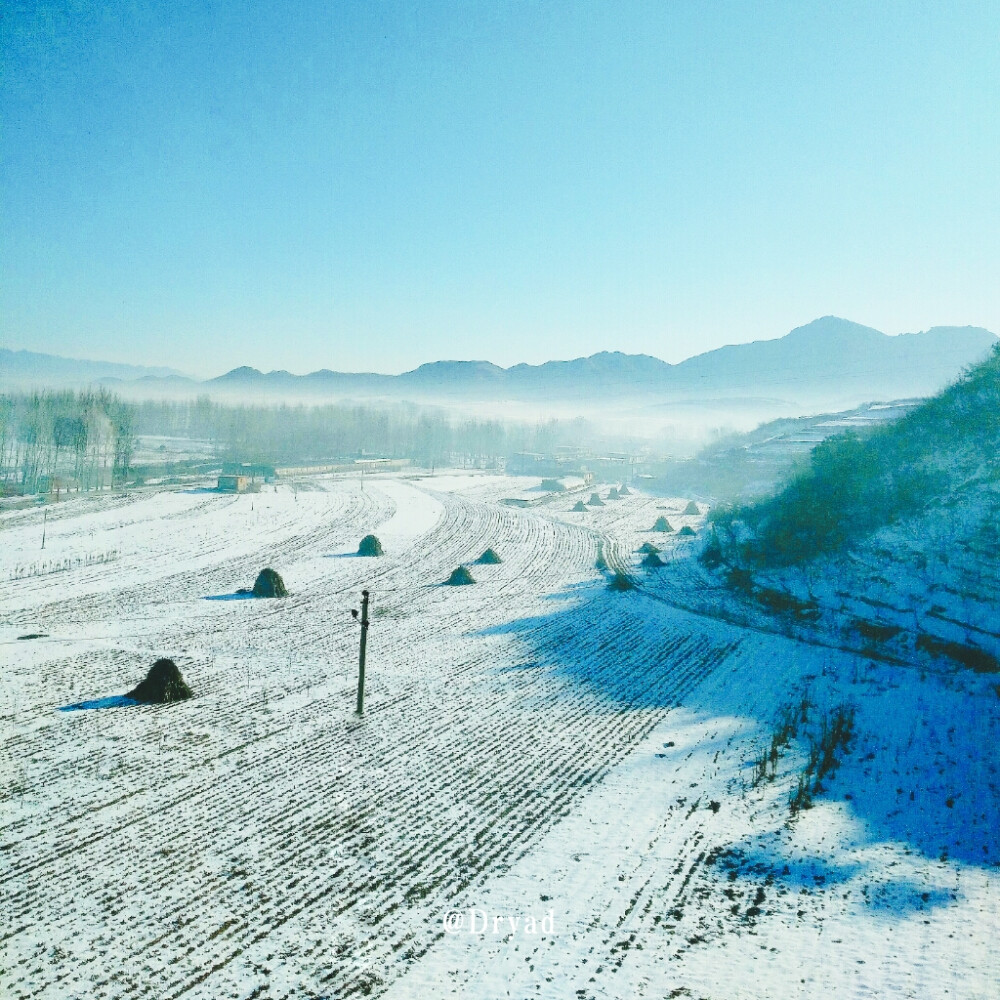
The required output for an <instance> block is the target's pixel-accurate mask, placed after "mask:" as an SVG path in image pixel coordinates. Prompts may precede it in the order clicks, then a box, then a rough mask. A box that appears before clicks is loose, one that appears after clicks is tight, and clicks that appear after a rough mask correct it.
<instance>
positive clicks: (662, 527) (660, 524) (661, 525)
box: [653, 514, 674, 531]
mask: <svg viewBox="0 0 1000 1000" xmlns="http://www.w3.org/2000/svg"><path fill="white" fill-rule="evenodd" d="M673 530H674V529H673V528H672V527H671V526H670V522H669V521H668V520H667V519H666V518H665V517H664V516H663V515H662V514H661V515H660V516H659V517H658V518H657V519H656V524H654V525H653V531H673Z"/></svg>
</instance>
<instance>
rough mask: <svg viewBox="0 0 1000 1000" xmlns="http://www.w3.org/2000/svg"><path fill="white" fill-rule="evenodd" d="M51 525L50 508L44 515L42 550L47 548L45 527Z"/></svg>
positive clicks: (46, 509)
mask: <svg viewBox="0 0 1000 1000" xmlns="http://www.w3.org/2000/svg"><path fill="white" fill-rule="evenodd" d="M48 523H49V508H48V507H46V508H45V511H44V512H43V513H42V548H43V549H44V548H45V526H46V525H47V524H48Z"/></svg>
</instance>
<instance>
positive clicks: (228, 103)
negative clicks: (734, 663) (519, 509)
mask: <svg viewBox="0 0 1000 1000" xmlns="http://www.w3.org/2000/svg"><path fill="white" fill-rule="evenodd" d="M0 32H2V34H0V53H2V67H0V69H2V77H0V115H2V118H0V125H2V129H0V157H2V161H0V168H2V182H0V183H2V187H0V211H2V216H0V345H2V346H7V347H14V348H27V349H30V350H38V351H46V352H50V353H57V354H64V355H69V356H77V357H90V358H101V359H105V360H113V361H125V362H132V363H138V364H167V365H172V366H174V367H177V368H180V369H182V370H184V371H188V372H190V373H192V374H198V375H214V374H218V373H219V372H222V371H225V370H227V369H228V368H232V367H234V366H236V365H239V364H250V365H254V366H256V367H258V368H262V369H271V368H286V369H289V370H291V371H295V372H304V371H310V370H313V369H316V368H320V367H327V368H335V369H340V370H370V371H385V372H398V371H402V370H405V369H408V368H412V367H415V366H416V365H418V364H420V363H421V362H424V361H428V360H435V359H439V358H484V359H487V360H490V361H494V362H496V363H498V364H502V365H510V364H514V363H516V362H519V361H528V362H535V363H536V362H541V361H544V360H548V359H550V358H572V357H578V356H581V355H586V354H591V353H593V352H595V351H599V350H621V351H627V352H634V353H640V352H641V353H648V354H654V355H656V356H658V357H662V358H664V359H665V360H668V361H679V360H681V359H683V358H685V357H688V356H690V355H692V354H696V353H699V352H701V351H704V350H709V349H711V348H713V347H718V346H721V345H722V344H727V343H737V342H741V341H747V340H754V339H764V338H770V337H776V336H780V335H781V334H783V333H785V332H787V331H788V330H789V329H791V328H792V327H794V326H798V325H801V324H802V323H805V322H808V321H809V320H811V319H813V318H815V317H817V316H821V315H826V314H830V313H833V314H836V315H841V316H845V317H847V318H850V319H854V320H857V321H858V322H861V323H865V324H867V325H871V326H875V327H877V328H879V329H882V330H884V331H885V332H887V333H899V332H903V331H912V330H919V329H926V328H927V327H929V326H932V325H940V324H956V325H964V324H975V325H981V326H987V327H989V328H991V329H992V330H994V331H995V332H1000V297H998V295H997V293H996V287H997V285H998V280H997V276H998V275H1000V239H998V237H997V233H998V232H1000V186H998V184H997V177H998V176H1000V111H998V108H1000V68H998V67H1000V61H998V60H997V58H996V41H997V38H1000V5H998V4H996V3H995V2H988V3H948V4H944V3H933V4H920V3H890V2H879V3H865V4H860V3H851V2H839V3H829V4H818V3H806V2H801V0H800V2H794V3H740V4H737V3H709V2H699V3H694V2H691V3H681V2H667V0H661V2H655V3H653V2H650V3H586V2H580V3H562V2H558V0H550V2H547V3H529V2H517V3H507V2H496V0H494V2H490V3H478V2H454V0H452V2H444V3H435V2H424V3H415V2H409V3H346V2H343V3H333V2H327V3H314V2H312V0H301V2H299V3H296V4H279V3H254V4H248V3H245V2H232V3H227V2H210V0H201V2H177V3H173V4H159V3H154V2H152V0H145V2H138V3H117V4H116V3H107V4H93V3H89V2H84V0H76V2H52V3H48V4H40V3H35V2H23V3H16V2H15V3H12V4H9V5H8V6H7V7H6V9H5V13H4V19H3V25H2V28H0Z"/></svg>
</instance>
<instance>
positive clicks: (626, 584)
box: [608, 570, 635, 591]
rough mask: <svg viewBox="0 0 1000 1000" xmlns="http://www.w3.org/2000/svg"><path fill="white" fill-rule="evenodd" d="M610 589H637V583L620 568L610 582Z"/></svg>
mask: <svg viewBox="0 0 1000 1000" xmlns="http://www.w3.org/2000/svg"><path fill="white" fill-rule="evenodd" d="M608 590H619V591H624V590H635V584H634V583H633V582H632V580H631V579H630V578H629V577H628V576H626V575H625V574H624V573H622V572H621V571H620V570H619V571H618V572H616V573H615V575H614V576H613V577H612V578H611V582H610V583H609V584H608Z"/></svg>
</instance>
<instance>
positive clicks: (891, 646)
mask: <svg viewBox="0 0 1000 1000" xmlns="http://www.w3.org/2000/svg"><path fill="white" fill-rule="evenodd" d="M998 443H1000V348H994V349H993V351H992V353H991V354H990V356H989V357H988V358H987V359H986V360H985V361H983V362H981V363H980V364H978V365H976V366H975V367H974V368H972V369H971V370H970V371H969V372H968V373H967V374H966V375H965V376H963V377H962V378H961V379H959V380H958V381H957V382H955V383H954V384H953V385H952V386H950V387H949V388H948V389H946V390H945V391H944V392H942V393H940V394H939V395H937V396H935V397H934V398H932V399H930V400H928V401H927V402H925V403H924V404H922V405H921V406H919V407H916V408H915V409H913V410H912V411H911V412H910V413H909V414H907V415H906V416H904V417H902V418H901V419H899V420H898V421H895V422H894V423H892V424H888V425H885V426H882V427H879V428H875V429H872V430H870V431H868V432H866V433H862V434H859V433H856V432H853V431H850V430H848V431H846V432H845V433H843V434H840V435H838V436H836V437H833V438H829V439H827V440H826V441H824V442H822V443H821V444H820V445H818V446H817V447H816V448H814V449H813V452H812V454H811V458H810V464H809V467H808V468H807V469H806V470H805V471H803V472H802V473H801V474H800V475H798V476H797V477H795V478H794V479H793V480H792V481H791V482H790V483H789V484H788V485H787V486H786V487H785V488H784V489H783V490H781V491H780V492H779V493H778V494H777V495H775V496H773V497H771V498H769V499H766V500H763V501H760V502H757V503H752V504H746V505H742V506H737V507H730V508H724V509H719V510H718V511H716V512H715V513H714V514H713V517H712V526H711V530H710V532H709V533H708V535H707V537H706V541H705V543H704V547H703V550H702V553H701V560H702V562H703V564H705V565H707V566H709V567H715V569H716V572H717V573H719V572H724V573H726V572H727V573H728V579H729V582H730V584H731V585H733V586H735V587H736V589H737V590H742V591H743V592H744V593H745V595H746V596H747V597H749V598H751V599H752V600H753V601H756V602H757V603H758V604H763V605H770V610H772V611H777V612H778V613H780V614H784V615H786V616H787V617H788V619H789V621H792V620H795V623H796V625H795V627H797V628H807V629H809V630H811V631H818V632H823V631H825V632H826V633H828V638H830V639H832V640H833V641H836V642H838V643H841V644H844V643H846V644H848V645H855V644H857V643H859V642H861V643H862V644H867V645H868V646H870V647H871V648H872V649H873V650H874V649H877V650H878V651H879V652H881V653H882V654H884V655H890V656H893V657H899V658H902V659H905V660H908V661H911V662H912V661H920V662H931V661H936V660H940V659H942V658H944V660H945V661H946V662H954V663H959V664H962V665H964V666H970V667H973V668H974V669H978V670H984V671H990V672H993V671H995V670H997V669H1000V662H998V661H997V659H996V658H997V657H998V656H1000V629H998V628H997V625H996V620H995V618H996V613H995V598H996V593H997V589H998V586H1000V559H998V551H1000V547H998V542H1000V531H998V528H997V515H998V514H1000V469H998V467H997V464H996V460H995V456H996V454H997V448H998Z"/></svg>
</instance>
